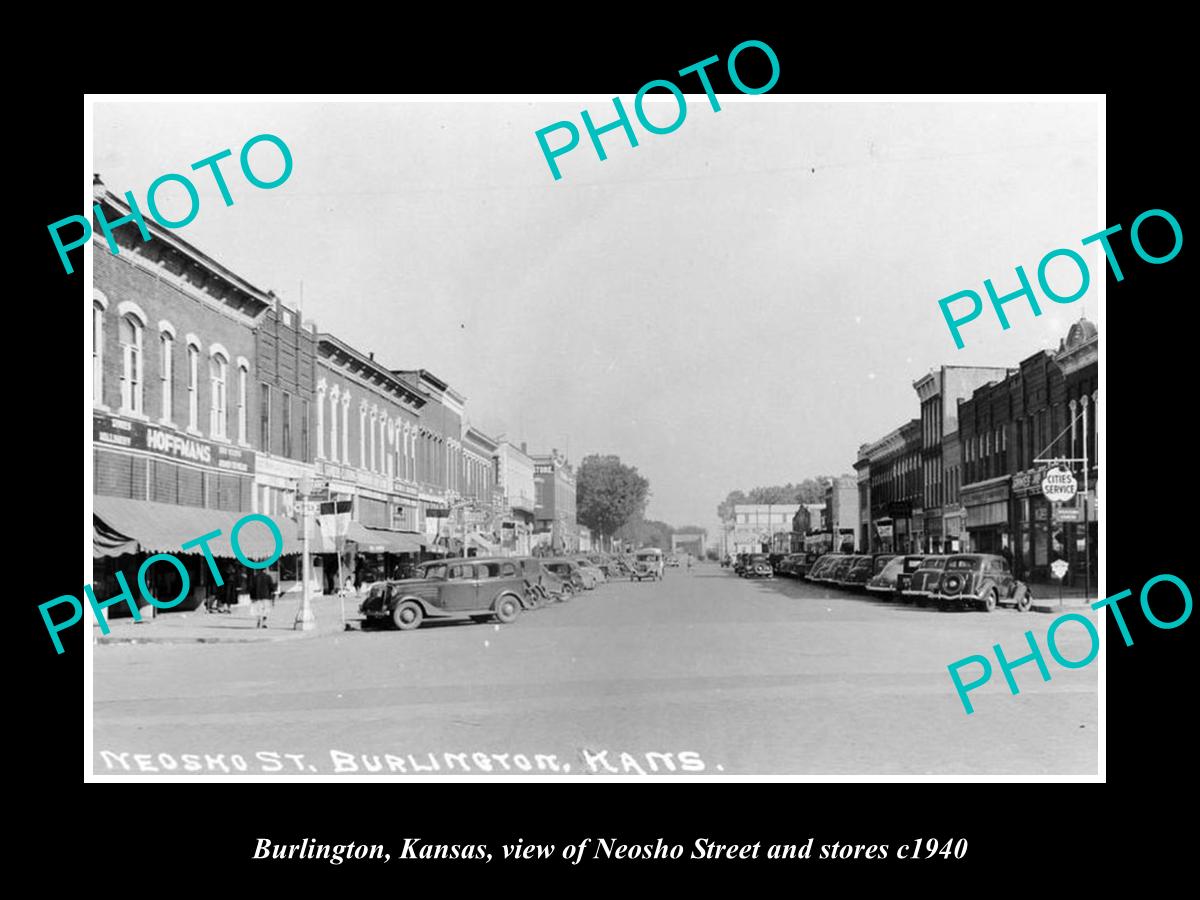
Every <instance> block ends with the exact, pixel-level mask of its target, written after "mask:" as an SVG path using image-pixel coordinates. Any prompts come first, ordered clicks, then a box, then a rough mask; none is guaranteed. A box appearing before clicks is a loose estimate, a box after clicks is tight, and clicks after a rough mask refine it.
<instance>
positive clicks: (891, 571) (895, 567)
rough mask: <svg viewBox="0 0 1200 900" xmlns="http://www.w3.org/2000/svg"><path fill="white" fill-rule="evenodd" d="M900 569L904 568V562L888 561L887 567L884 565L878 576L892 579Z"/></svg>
mask: <svg viewBox="0 0 1200 900" xmlns="http://www.w3.org/2000/svg"><path fill="white" fill-rule="evenodd" d="M902 568H904V560H902V559H889V560H888V561H887V565H885V566H884V567H883V570H882V571H881V572H880V573H879V574H880V575H881V576H885V577H892V576H894V575H897V574H899V572H900V570H901V569H902Z"/></svg>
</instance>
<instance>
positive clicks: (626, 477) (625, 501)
mask: <svg viewBox="0 0 1200 900" xmlns="http://www.w3.org/2000/svg"><path fill="white" fill-rule="evenodd" d="M649 496H650V482H649V481H648V480H647V479H646V478H645V477H644V476H643V475H641V474H639V473H638V470H637V468H636V467H634V466H627V465H625V464H624V463H622V462H621V457H619V456H616V455H612V454H610V455H607V456H601V455H600V454H592V455H591V456H588V457H585V458H584V460H583V462H581V463H580V464H579V469H578V471H577V472H576V475H575V517H576V519H578V520H579V521H580V522H582V523H583V524H584V525H586V526H587V527H588V528H590V529H592V531H594V532H596V533H597V534H598V535H600V536H601V538H606V537H612V535H613V534H615V533H616V532H617V530H618V529H619V528H620V527H621V526H622V525H624V524H625V523H626V522H628V521H630V520H631V519H633V518H635V517H638V518H640V517H641V515H642V513H643V511H644V510H645V509H646V501H647V499H649Z"/></svg>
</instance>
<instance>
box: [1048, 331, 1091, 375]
mask: <svg viewBox="0 0 1200 900" xmlns="http://www.w3.org/2000/svg"><path fill="white" fill-rule="evenodd" d="M1099 335H1100V331H1099V329H1098V328H1096V326H1095V324H1093V323H1092V322H1090V321H1088V320H1087V319H1085V318H1082V317H1080V319H1079V321H1078V322H1074V323H1072V324H1071V328H1070V330H1069V331H1067V336H1066V338H1064V339H1063V340H1061V341H1059V342H1058V352H1057V353H1055V354H1054V361H1055V362H1057V363H1058V365H1059V366H1060V367H1061V368H1062V371H1063V374H1064V375H1067V374H1070V373H1071V372H1075V371H1077V370H1078V369H1081V368H1083V367H1084V366H1087V365H1089V364H1094V363H1095V362H1096V360H1097V359H1098V357H1099V340H1100V337H1099Z"/></svg>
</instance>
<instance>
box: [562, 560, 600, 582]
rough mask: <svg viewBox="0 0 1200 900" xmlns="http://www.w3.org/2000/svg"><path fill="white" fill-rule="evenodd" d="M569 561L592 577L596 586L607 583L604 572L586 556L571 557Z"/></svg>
mask: <svg viewBox="0 0 1200 900" xmlns="http://www.w3.org/2000/svg"><path fill="white" fill-rule="evenodd" d="M571 561H572V562H573V563H575V565H577V566H579V568H581V569H583V570H584V571H585V572H590V573H591V574H592V577H594V578H595V579H596V584H604V582H606V581H608V576H607V575H605V574H604V570H603V569H601V568H600V567H599V566H598V565H596V564H595V563H594V562H592V561H591V560H590V559H588V558H587V557H586V556H573V557H571Z"/></svg>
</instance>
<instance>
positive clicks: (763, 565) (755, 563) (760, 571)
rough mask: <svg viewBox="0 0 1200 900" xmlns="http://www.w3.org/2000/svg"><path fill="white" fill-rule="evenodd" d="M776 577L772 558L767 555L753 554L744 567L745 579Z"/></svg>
mask: <svg viewBox="0 0 1200 900" xmlns="http://www.w3.org/2000/svg"><path fill="white" fill-rule="evenodd" d="M774 575H775V570H774V569H772V568H771V560H770V557H768V556H767V554H765V553H751V554H750V556H749V558H748V559H747V560H746V564H745V565H744V566H743V567H742V577H743V578H772V577H774Z"/></svg>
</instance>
